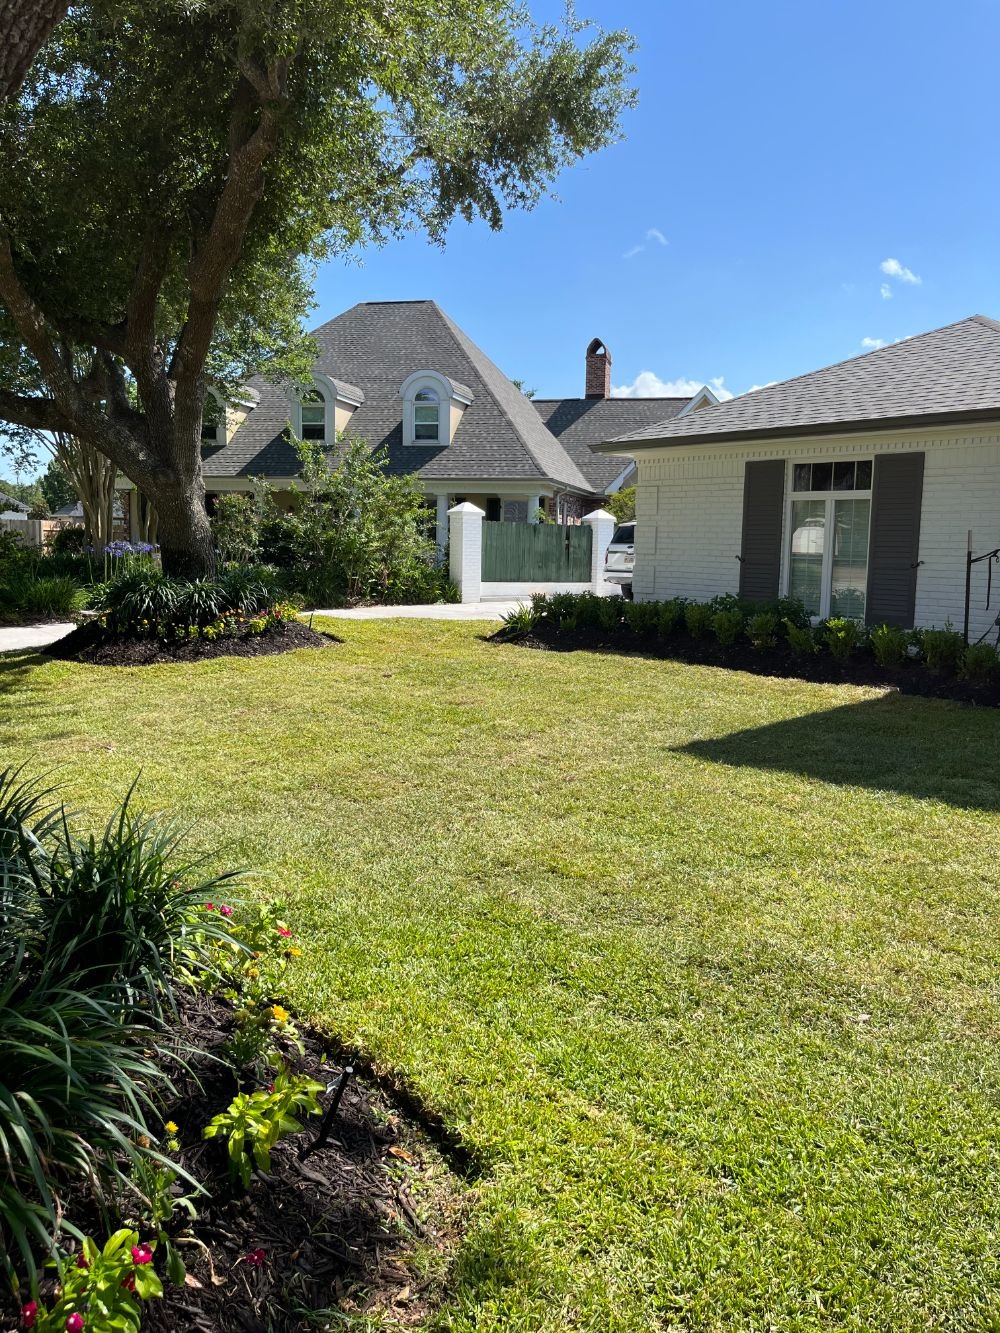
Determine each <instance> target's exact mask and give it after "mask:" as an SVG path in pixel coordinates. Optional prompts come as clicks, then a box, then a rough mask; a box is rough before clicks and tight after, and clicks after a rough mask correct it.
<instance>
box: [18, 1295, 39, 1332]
mask: <svg viewBox="0 0 1000 1333" xmlns="http://www.w3.org/2000/svg"><path fill="white" fill-rule="evenodd" d="M37 1318H38V1302H37V1301H28V1303H27V1304H26V1305H22V1306H21V1327H22V1328H34V1327H35V1320H36V1319H37Z"/></svg>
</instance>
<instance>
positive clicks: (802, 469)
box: [792, 463, 812, 491]
mask: <svg viewBox="0 0 1000 1333" xmlns="http://www.w3.org/2000/svg"><path fill="white" fill-rule="evenodd" d="M811 472H812V464H810V463H796V464H795V471H794V473H793V475H792V490H793V491H810V490H812V487H811V486H810V484H809V477H810V474H811Z"/></svg>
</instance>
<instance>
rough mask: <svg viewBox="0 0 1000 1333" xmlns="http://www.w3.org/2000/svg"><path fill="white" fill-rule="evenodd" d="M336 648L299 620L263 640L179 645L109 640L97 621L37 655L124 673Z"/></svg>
mask: <svg viewBox="0 0 1000 1333" xmlns="http://www.w3.org/2000/svg"><path fill="white" fill-rule="evenodd" d="M339 642H340V640H339V639H337V638H335V637H334V636H333V635H332V634H319V633H317V631H316V630H314V629H311V628H310V627H309V626H308V625H306V624H304V623H303V622H302V621H301V620H293V621H290V622H289V623H288V624H286V625H284V626H283V627H282V628H280V629H269V630H265V631H264V633H263V634H236V635H226V636H225V637H224V638H221V639H215V640H209V639H191V640H187V641H185V642H183V643H164V642H163V641H162V640H161V639H116V638H110V637H109V636H108V635H107V634H106V633H105V631H104V630H103V629H102V628H101V626H100V625H99V624H97V622H96V621H88V622H86V623H84V624H83V625H78V626H77V627H76V629H74V630H70V632H69V634H67V635H66V636H65V638H62V639H57V640H56V642H55V643H51V644H49V645H48V647H46V648H42V649H40V650H39V651H40V652H43V653H46V654H47V655H48V656H49V657H58V658H61V659H62V660H64V661H70V662H86V663H88V665H90V666H117V667H122V666H153V665H154V664H156V663H160V662H205V661H208V660H209V659H210V658H213V657H263V656H269V655H271V654H273V653H287V652H289V651H290V650H291V649H293V648H329V647H330V645H331V644H334V643H339Z"/></svg>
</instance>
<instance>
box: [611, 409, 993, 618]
mask: <svg viewBox="0 0 1000 1333" xmlns="http://www.w3.org/2000/svg"><path fill="white" fill-rule="evenodd" d="M895 450H899V451H901V452H910V451H917V450H919V451H923V453H924V454H925V455H926V457H925V462H924V501H923V511H922V513H921V520H920V559H921V561H922V564H921V566H920V568H919V569H918V571H917V607H916V623H917V624H918V625H943V624H944V622H945V621H946V620H948V619H950V620H951V622H952V623H953V624H954V625H955V626H956V628H958V629H961V627H962V612H963V606H964V599H965V550H966V534H967V532H968V530H969V529H970V528H971V529H972V542H973V549H974V551H975V552H976V553H977V554H978V553H979V552H983V551H987V550H989V549H990V548H991V547H994V546H1000V431H998V430H996V429H985V428H967V429H964V430H958V429H956V430H954V431H950V432H941V431H923V432H913V433H907V434H905V435H903V434H900V433H893V432H888V433H886V434H882V435H866V436H861V435H856V436H839V437H830V438H828V439H826V440H821V441H816V440H803V441H795V440H789V441H785V440H781V441H776V442H775V443H774V444H773V445H770V446H763V447H762V446H761V445H759V444H754V445H753V446H747V445H691V446H686V447H680V448H672V449H664V450H661V451H656V452H655V453H654V452H650V453H648V454H643V455H641V458H640V463H639V480H638V489H637V492H636V569H635V576H634V588H635V594H636V597H637V598H638V599H639V600H641V601H650V600H653V599H660V598H664V597H693V598H697V599H699V600H704V599H707V598H709V597H714V596H716V595H717V594H719V593H727V592H736V591H737V590H738V588H739V578H740V575H739V562H738V560H737V559H736V557H737V556H738V555H739V553H740V538H741V529H742V525H743V470H744V464H745V462H746V461H747V460H748V459H764V458H785V459H788V460H793V459H794V460H797V461H802V462H806V461H809V460H811V459H815V460H825V459H838V458H871V457H872V456H873V455H874V454H876V453H889V452H892V451H895ZM786 484H787V483H786ZM786 541H787V538H786V536H785V535H784V534H783V536H782V550H783V553H784V554H783V561H782V586H784V579H785V575H786V570H785V566H786V565H787V550H786V549H785V547H786ZM994 573H995V575H996V577H995V579H994V591H993V597H992V602H991V609H990V610H989V611H987V610H986V609H985V600H986V562H983V563H982V564H980V565H977V566H975V567H974V571H973V583H972V617H971V635H972V637H973V638H978V637H979V635H980V634H982V633H983V631H984V630H985V629H986V628H987V627H988V625H989V624H990V622H991V621H992V620H993V618H994V617H995V616H996V615H997V613H998V612H1000V566H998V567H996V568H995V570H994Z"/></svg>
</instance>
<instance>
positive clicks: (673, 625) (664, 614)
mask: <svg viewBox="0 0 1000 1333" xmlns="http://www.w3.org/2000/svg"><path fill="white" fill-rule="evenodd" d="M654 605H655V606H656V607H657V613H656V632H657V634H658V635H659V637H660V638H661V639H669V638H670V636H671V634H674V633H675V632H676V631H677V629H678V628H679V627H680V625H681V622H682V621H683V620H684V608H685V607H686V605H687V603H686V602H685V601H684V598H683V597H674V598H673V599H672V600H671V601H668V602H656V603H654Z"/></svg>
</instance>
